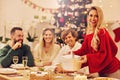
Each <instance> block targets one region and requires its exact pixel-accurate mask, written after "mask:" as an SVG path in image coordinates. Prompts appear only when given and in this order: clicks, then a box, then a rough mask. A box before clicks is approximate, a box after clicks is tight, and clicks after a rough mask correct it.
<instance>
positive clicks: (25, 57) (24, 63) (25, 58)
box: [22, 56, 28, 67]
mask: <svg viewBox="0 0 120 80" xmlns="http://www.w3.org/2000/svg"><path fill="white" fill-rule="evenodd" d="M27 63H28V57H27V56H23V57H22V64H23V65H24V67H27Z"/></svg>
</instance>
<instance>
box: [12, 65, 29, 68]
mask: <svg viewBox="0 0 120 80" xmlns="http://www.w3.org/2000/svg"><path fill="white" fill-rule="evenodd" d="M10 67H11V68H13V69H25V68H28V67H24V65H23V64H12V65H11V66H10Z"/></svg>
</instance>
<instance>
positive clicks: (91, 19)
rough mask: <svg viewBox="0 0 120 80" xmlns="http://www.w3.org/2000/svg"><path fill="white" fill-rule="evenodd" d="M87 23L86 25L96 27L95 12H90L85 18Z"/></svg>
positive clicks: (96, 16)
mask: <svg viewBox="0 0 120 80" xmlns="http://www.w3.org/2000/svg"><path fill="white" fill-rule="evenodd" d="M87 21H88V23H89V24H90V25H91V26H92V27H93V28H95V27H96V26H97V23H98V13H97V11H96V10H94V9H93V10H91V11H90V12H89V14H88V16H87Z"/></svg>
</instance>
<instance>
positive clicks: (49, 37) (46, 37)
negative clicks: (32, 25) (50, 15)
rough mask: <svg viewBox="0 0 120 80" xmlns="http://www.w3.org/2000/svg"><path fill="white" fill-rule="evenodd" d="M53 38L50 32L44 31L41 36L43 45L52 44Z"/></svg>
mask: <svg viewBox="0 0 120 80" xmlns="http://www.w3.org/2000/svg"><path fill="white" fill-rule="evenodd" d="M53 37H54V36H53V33H52V32H51V31H50V30H47V31H45V32H44V34H43V39H44V41H45V43H52V41H53Z"/></svg>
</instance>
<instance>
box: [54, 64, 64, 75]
mask: <svg viewBox="0 0 120 80" xmlns="http://www.w3.org/2000/svg"><path fill="white" fill-rule="evenodd" d="M63 70H64V69H63V68H62V66H61V65H60V64H58V65H57V67H56V68H55V70H54V71H55V73H61V72H63Z"/></svg>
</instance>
